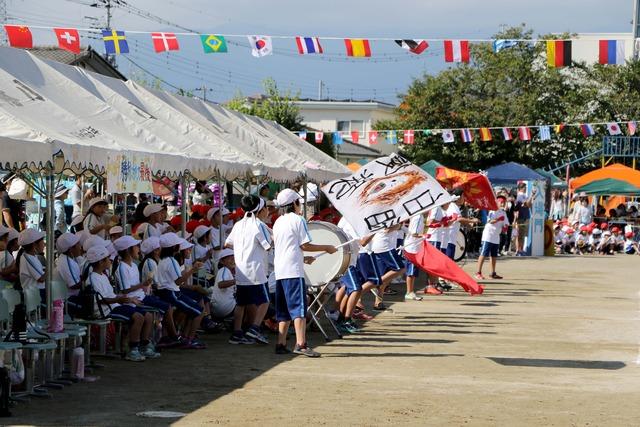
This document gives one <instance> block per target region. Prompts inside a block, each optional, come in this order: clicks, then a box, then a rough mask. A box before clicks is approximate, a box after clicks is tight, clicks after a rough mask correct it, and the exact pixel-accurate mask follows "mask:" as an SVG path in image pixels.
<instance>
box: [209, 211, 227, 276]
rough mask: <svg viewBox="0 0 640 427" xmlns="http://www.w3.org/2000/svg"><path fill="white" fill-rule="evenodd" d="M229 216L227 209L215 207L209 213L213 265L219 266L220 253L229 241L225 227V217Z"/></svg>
mask: <svg viewBox="0 0 640 427" xmlns="http://www.w3.org/2000/svg"><path fill="white" fill-rule="evenodd" d="M225 215H229V210H228V209H227V208H225V207H222V208H220V207H214V208H211V209H209V211H208V212H207V219H208V220H209V222H210V223H211V231H210V232H209V240H210V243H211V247H212V248H213V264H214V265H217V264H218V259H219V258H220V251H221V250H222V247H223V246H224V242H225V241H226V240H227V237H226V233H225V229H224V227H223V226H222V225H223V221H222V220H223V217H224V216H225Z"/></svg>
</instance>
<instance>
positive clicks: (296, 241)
mask: <svg viewBox="0 0 640 427" xmlns="http://www.w3.org/2000/svg"><path fill="white" fill-rule="evenodd" d="M309 242H311V235H309V231H308V229H307V222H306V221H305V220H304V218H302V217H301V216H300V215H298V214H295V213H293V212H290V213H288V214H284V215H282V216H281V217H279V218H278V219H277V220H276V222H275V224H273V243H274V248H275V254H274V262H273V263H274V270H275V273H276V280H283V279H296V278H303V277H304V252H303V251H302V248H300V246H302V245H303V244H305V243H309Z"/></svg>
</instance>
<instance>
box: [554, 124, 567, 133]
mask: <svg viewBox="0 0 640 427" xmlns="http://www.w3.org/2000/svg"><path fill="white" fill-rule="evenodd" d="M563 129H564V123H560V124H559V125H555V126H554V127H553V130H554V131H555V133H557V134H560V133H561V132H562V130H563Z"/></svg>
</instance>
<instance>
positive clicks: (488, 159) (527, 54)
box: [375, 25, 640, 170]
mask: <svg viewBox="0 0 640 427" xmlns="http://www.w3.org/2000/svg"><path fill="white" fill-rule="evenodd" d="M532 34H533V32H532V31H531V30H527V29H525V28H524V25H523V26H520V27H515V28H509V29H507V30H505V31H503V32H501V33H499V34H496V35H495V36H494V38H496V39H531V37H532ZM569 36H570V35H569V34H560V35H544V36H540V38H543V39H554V38H555V39H562V38H566V37H569ZM545 49H546V46H545V45H544V43H536V44H533V43H524V42H522V43H518V44H517V45H516V46H514V47H512V48H509V49H505V50H503V51H501V52H499V53H495V52H493V50H492V47H491V46H490V45H489V44H488V43H482V44H474V45H472V46H471V51H472V52H471V53H472V59H473V61H472V62H471V63H470V64H461V65H459V66H456V67H453V68H449V69H446V70H444V71H442V72H440V73H438V74H437V75H424V76H422V77H421V78H418V79H416V80H414V81H413V82H412V84H411V85H410V87H409V89H408V90H407V92H406V94H404V95H402V96H401V102H400V105H399V107H398V109H397V115H398V119H397V120H396V121H393V122H388V121H387V122H378V123H376V125H375V127H376V128H377V129H442V128H467V127H481V126H491V125H503V124H504V125H506V126H509V127H517V126H518V125H540V124H555V123H565V122H566V123H576V122H588V121H607V120H612V119H614V118H616V114H614V113H613V112H614V111H617V110H615V108H613V105H615V106H617V107H619V106H620V105H621V103H620V102H619V101H618V100H617V99H615V98H611V99H610V100H609V97H605V99H603V93H607V92H606V91H603V88H602V84H601V83H600V80H602V78H601V77H600V76H599V74H598V73H601V74H605V75H606V76H607V77H608V78H609V79H610V80H613V81H615V82H616V84H617V85H618V87H619V88H622V87H624V86H625V85H626V84H629V82H633V83H634V84H636V85H640V77H638V75H637V74H636V75H634V74H633V72H628V73H623V72H621V71H618V72H614V71H611V70H609V69H602V70H600V69H598V67H597V66H596V67H594V66H591V67H588V66H586V65H585V64H583V63H578V64H574V66H572V67H568V68H562V69H557V68H549V67H547V65H546V56H545V53H544V51H545ZM609 68H611V67H609ZM623 68H624V67H623ZM636 68H638V67H636ZM637 71H638V70H637V69H636V72H637ZM598 79H599V80H598ZM598 98H599V99H602V100H601V101H600V102H597V103H595V104H594V102H593V101H592V100H594V99H598ZM634 101H635V104H634ZM629 108H630V109H631V108H635V109H640V105H639V104H638V103H637V100H635V99H634V100H631V101H629ZM617 116H618V117H622V113H620V112H618V114H617ZM636 117H637V116H636ZM512 133H513V130H512ZM532 134H533V137H534V141H531V142H522V141H519V140H518V139H517V138H516V139H515V140H513V141H505V140H504V138H503V137H502V132H501V130H500V129H495V130H492V137H493V141H492V142H480V141H479V135H475V137H476V139H475V141H474V142H473V143H471V144H468V143H464V142H462V140H461V137H460V135H459V133H456V135H455V137H456V142H455V143H451V144H443V141H442V138H441V135H437V134H433V133H431V134H428V135H427V134H420V135H416V138H415V140H416V144H415V145H413V146H405V147H404V148H403V151H404V153H405V154H406V155H407V156H408V157H410V158H411V159H412V160H413V161H414V162H416V163H418V164H420V163H423V162H425V161H427V160H430V159H435V160H438V161H439V162H441V163H443V164H445V165H448V166H451V167H454V168H459V169H466V170H478V169H486V168H488V167H491V166H493V165H496V164H500V163H502V162H506V161H515V162H519V163H523V164H526V165H529V166H532V167H545V166H547V165H549V164H552V163H554V162H556V161H562V160H564V159H568V158H569V157H570V155H571V154H573V153H576V152H581V151H590V150H592V149H594V148H595V147H599V145H600V137H597V138H596V137H593V138H589V139H587V140H585V138H583V137H582V135H581V134H580V132H579V129H577V128H575V127H567V128H565V129H564V130H563V132H562V133H561V134H559V135H556V134H555V133H553V131H552V140H551V141H539V140H537V136H538V135H537V134H538V129H537V128H532ZM514 136H516V135H514Z"/></svg>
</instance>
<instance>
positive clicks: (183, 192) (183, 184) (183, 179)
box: [179, 172, 189, 236]
mask: <svg viewBox="0 0 640 427" xmlns="http://www.w3.org/2000/svg"><path fill="white" fill-rule="evenodd" d="M179 182H180V197H181V198H182V204H181V206H180V218H181V219H180V226H181V229H182V235H183V236H184V235H185V234H184V233H186V232H187V186H188V185H189V183H188V180H187V174H186V172H185V173H183V174H182V176H180V181H179Z"/></svg>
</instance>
